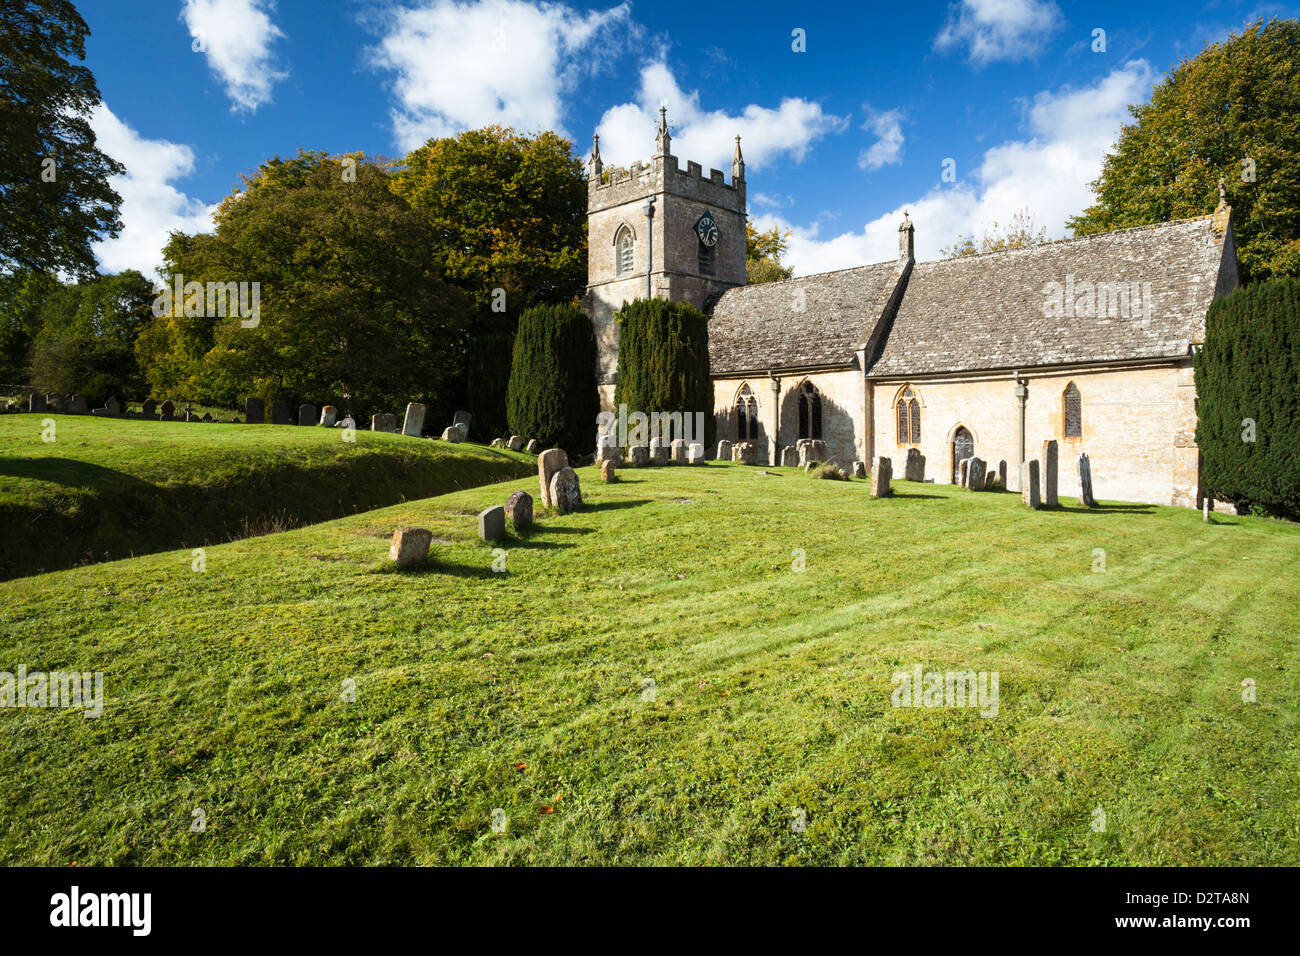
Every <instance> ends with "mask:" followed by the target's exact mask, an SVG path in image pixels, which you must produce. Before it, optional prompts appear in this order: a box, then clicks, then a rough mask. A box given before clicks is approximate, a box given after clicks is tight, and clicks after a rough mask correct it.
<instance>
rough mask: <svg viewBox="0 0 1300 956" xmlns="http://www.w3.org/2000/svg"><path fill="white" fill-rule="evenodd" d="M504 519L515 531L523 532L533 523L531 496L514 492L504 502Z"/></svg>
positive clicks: (524, 492)
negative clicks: (506, 519)
mask: <svg viewBox="0 0 1300 956" xmlns="http://www.w3.org/2000/svg"><path fill="white" fill-rule="evenodd" d="M506 517H507V518H509V519H510V523H511V524H512V525H514V526H515V530H516V531H523V530H524V529H525V528H527V527H528V526H529V525H530V524H532V523H533V496H532V495H530V494H529V493H528V492H526V491H516V492H515V493H514V494H512V495H511V496H510V497H509V498H508V499H507V500H506Z"/></svg>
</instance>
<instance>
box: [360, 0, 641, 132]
mask: <svg viewBox="0 0 1300 956" xmlns="http://www.w3.org/2000/svg"><path fill="white" fill-rule="evenodd" d="M382 32H383V35H382V37H381V39H380V41H379V44H378V46H377V47H375V48H374V49H372V50H371V51H370V59H371V64H372V65H373V66H375V67H378V68H380V69H385V70H391V71H392V72H393V73H394V74H395V75H396V77H395V80H394V82H393V92H394V93H395V95H396V98H397V104H396V106H395V107H394V108H393V110H392V122H393V131H394V137H395V139H396V141H397V143H398V145H399V146H400V147H401V148H402V149H403V150H410V149H414V148H415V147H417V146H419V145H421V144H422V143H424V141H425V140H427V139H429V138H430V137H438V136H448V135H453V134H455V133H458V132H461V131H462V130H466V129H473V128H476V127H480V126H487V125H490V124H499V125H501V126H512V127H514V128H516V129H518V130H521V131H524V132H532V131H535V130H539V129H551V130H555V131H556V132H558V133H560V134H561V135H567V133H565V130H564V104H563V97H564V94H565V93H567V92H569V91H570V90H572V89H574V88H575V87H576V86H577V85H578V83H579V82H580V81H581V80H582V79H583V78H584V77H586V76H589V75H591V74H592V73H594V72H596V71H598V70H599V69H600V68H601V66H602V65H603V64H604V63H605V62H606V61H607V59H608V58H609V57H610V56H612V55H614V53H615V52H616V51H617V50H619V49H621V48H622V44H623V43H624V42H625V40H626V38H627V37H629V36H631V35H634V34H636V32H637V28H636V27H635V26H634V25H633V24H632V23H631V19H630V16H629V7H628V5H627V4H626V3H624V4H621V5H620V6H617V7H613V8H611V9H609V10H605V11H593V12H590V13H586V14H584V13H580V12H578V11H576V10H573V9H572V8H570V7H567V6H564V5H562V4H556V3H546V2H530V0H478V2H471V3H455V2H452V0H422V2H420V3H419V5H417V6H413V7H400V8H398V9H396V10H394V11H392V12H391V13H390V14H389V16H388V18H387V20H386V22H385V23H384V24H383V25H382Z"/></svg>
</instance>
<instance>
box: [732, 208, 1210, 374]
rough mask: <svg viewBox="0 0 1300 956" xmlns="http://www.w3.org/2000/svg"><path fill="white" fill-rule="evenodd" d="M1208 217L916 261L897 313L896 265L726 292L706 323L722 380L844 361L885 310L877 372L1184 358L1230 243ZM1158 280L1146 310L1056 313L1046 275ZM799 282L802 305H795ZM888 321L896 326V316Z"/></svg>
mask: <svg viewBox="0 0 1300 956" xmlns="http://www.w3.org/2000/svg"><path fill="white" fill-rule="evenodd" d="M1213 220H1214V217H1213V216H1202V217H1199V218H1196V219H1183V220H1178V221H1175V222H1170V223H1162V224H1159V225H1154V226H1141V227H1136V228H1132V229H1122V230H1119V231H1116V232H1108V233H1101V234H1098V235H1093V236H1084V237H1080V238H1077V239H1062V240H1059V241H1057V242H1050V243H1044V244H1042V245H1038V246H1031V247H1028V248H1024V249H1013V250H1009V251H1006V252H997V253H987V254H984V255H978V256H968V257H965V258H961V259H945V260H941V261H938V262H918V263H916V264H915V265H914V266H913V268H912V271H911V274H910V276H909V277H908V278H907V282H906V286H905V288H904V289H903V292H902V297H901V301H900V302H899V304H898V308H897V312H896V314H894V315H893V316H892V317H891V316H889V315H882V313H883V311H884V309H885V306H886V304H887V302H888V300H889V297H890V294H891V293H892V291H893V286H892V283H891V277H893V281H894V282H897V280H898V278H900V275H899V274H898V271H897V270H898V265H899V264H898V263H896V262H883V263H877V264H875V265H870V266H863V267H860V268H857V269H845V270H842V271H839V272H828V273H823V274H821V275H815V276H806V277H804V278H800V279H789V280H786V281H784V282H772V283H765V284H763V285H758V286H749V287H744V288H738V289H729V290H727V292H725V293H724V294H723V295H722V296H721V297H720V298H719V300H718V302H717V303H716V304H715V306H714V308H713V313H712V315H713V318H712V320H711V321H710V323H709V358H710V363H711V367H712V370H713V374H714V375H719V374H727V373H729V372H736V371H751V370H758V369H767V368H772V369H780V368H798V367H800V366H828V365H842V366H849V365H851V364H852V362H853V360H854V354H853V353H854V351H855V350H856V349H858V348H860V347H861V346H862V344H863V343H864V342H865V341H866V340H867V338H868V337H869V336H870V335H871V331H872V329H874V328H875V325H876V323H877V321H879V320H881V319H882V318H883V321H884V323H885V327H886V330H887V335H886V336H885V338H884V345H883V347H882V348H880V349H879V352H878V354H877V355H876V356H875V358H874V361H871V360H870V358H869V368H868V370H867V374H868V375H869V376H872V377H885V376H910V375H920V374H926V373H943V372H963V371H977V370H981V369H1007V368H1032V367H1035V366H1044V365H1065V364H1076V363H1079V364H1083V363H1089V362H1107V361H1120V360H1129V359H1142V358H1156V357H1160V358H1163V357H1174V356H1182V355H1186V354H1187V352H1188V346H1189V345H1190V344H1191V343H1192V342H1198V341H1201V340H1203V339H1204V332H1205V313H1206V311H1207V310H1208V309H1209V306H1210V302H1211V301H1212V299H1213V297H1214V293H1215V289H1216V285H1217V283H1218V282H1219V278H1220V266H1221V264H1222V260H1223V255H1224V246H1223V244H1222V242H1221V241H1216V233H1215V230H1214V222H1213ZM1069 275H1073V276H1074V281H1075V284H1076V292H1075V294H1076V296H1077V295H1078V294H1079V291H1078V288H1077V286H1078V283H1081V282H1083V281H1085V280H1086V281H1090V282H1094V283H1095V282H1107V283H1125V284H1128V283H1134V282H1136V283H1148V282H1149V283H1151V293H1152V299H1151V302H1152V308H1151V314H1150V316H1149V317H1147V316H1144V315H1142V314H1135V315H1132V316H1131V317H1129V318H1121V317H1116V318H1109V317H1107V316H1104V315H1102V316H1095V317H1083V316H1077V317H1066V316H1059V317H1048V315H1046V314H1045V311H1044V302H1045V300H1046V299H1047V298H1048V296H1047V294H1046V293H1045V292H1044V288H1045V287H1046V286H1047V285H1048V283H1051V282H1059V283H1061V284H1062V285H1064V284H1065V283H1066V277H1067V276H1069ZM801 287H802V288H803V289H804V292H805V297H806V302H807V311H806V312H804V313H797V312H794V311H793V310H792V309H791V307H790V303H791V301H792V300H793V299H794V296H795V294H796V290H797V289H799V288H801ZM891 319H892V323H891Z"/></svg>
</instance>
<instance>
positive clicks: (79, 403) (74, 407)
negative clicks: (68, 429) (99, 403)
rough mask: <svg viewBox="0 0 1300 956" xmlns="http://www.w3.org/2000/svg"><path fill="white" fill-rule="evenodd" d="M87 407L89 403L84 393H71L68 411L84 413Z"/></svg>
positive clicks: (78, 413) (77, 413)
mask: <svg viewBox="0 0 1300 956" xmlns="http://www.w3.org/2000/svg"><path fill="white" fill-rule="evenodd" d="M88 408H90V404H89V403H88V402H87V401H86V396H85V395H73V396H72V400H71V401H70V402H68V411H70V412H72V413H73V414H76V415H84V414H86V409H88Z"/></svg>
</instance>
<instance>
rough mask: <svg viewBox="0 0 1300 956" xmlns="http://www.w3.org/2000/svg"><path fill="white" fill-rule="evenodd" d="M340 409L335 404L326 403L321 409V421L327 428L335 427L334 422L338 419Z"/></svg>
mask: <svg viewBox="0 0 1300 956" xmlns="http://www.w3.org/2000/svg"><path fill="white" fill-rule="evenodd" d="M338 417H339V410H338V409H337V408H335V407H334V406H333V405H326V406H325V407H324V408H322V409H321V410H320V423H321V425H323V426H324V427H325V428H333V427H334V423H335V422H336V421H338Z"/></svg>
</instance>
